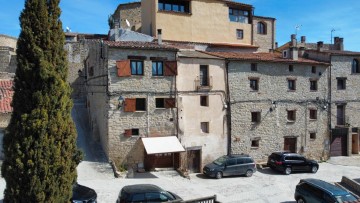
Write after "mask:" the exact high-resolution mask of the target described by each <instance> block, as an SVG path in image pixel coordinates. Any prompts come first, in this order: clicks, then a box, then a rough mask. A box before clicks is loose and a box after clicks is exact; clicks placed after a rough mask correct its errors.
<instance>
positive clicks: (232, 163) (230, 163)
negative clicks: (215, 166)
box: [226, 159, 236, 166]
mask: <svg viewBox="0 0 360 203" xmlns="http://www.w3.org/2000/svg"><path fill="white" fill-rule="evenodd" d="M235 164H236V159H229V160H227V161H226V165H227V166H232V165H235Z"/></svg>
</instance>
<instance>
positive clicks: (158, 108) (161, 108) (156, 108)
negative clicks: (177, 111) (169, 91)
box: [155, 107, 166, 110]
mask: <svg viewBox="0 0 360 203" xmlns="http://www.w3.org/2000/svg"><path fill="white" fill-rule="evenodd" d="M164 109H166V108H165V107H155V110H164Z"/></svg>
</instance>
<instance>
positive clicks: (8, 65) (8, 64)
mask: <svg viewBox="0 0 360 203" xmlns="http://www.w3.org/2000/svg"><path fill="white" fill-rule="evenodd" d="M16 43H17V38H15V37H10V36H7V35H1V34H0V72H6V73H15V70H16V64H17V62H16V52H15V51H16Z"/></svg>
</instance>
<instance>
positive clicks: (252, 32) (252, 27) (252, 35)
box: [251, 7, 255, 45]
mask: <svg viewBox="0 0 360 203" xmlns="http://www.w3.org/2000/svg"><path fill="white" fill-rule="evenodd" d="M254 14H255V8H254V7H253V10H252V14H251V45H254Z"/></svg>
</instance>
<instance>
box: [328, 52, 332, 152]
mask: <svg viewBox="0 0 360 203" xmlns="http://www.w3.org/2000/svg"><path fill="white" fill-rule="evenodd" d="M331 72H332V55H330V67H329V75H328V91H329V93H328V94H329V101H328V102H329V108H328V122H329V146H330V144H331V143H330V142H331V139H332V130H331V129H332V126H331V106H332V94H331V90H332V89H331V75H332V73H331ZM329 148H330V147H329ZM329 151H330V149H329ZM329 153H330V152H329Z"/></svg>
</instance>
